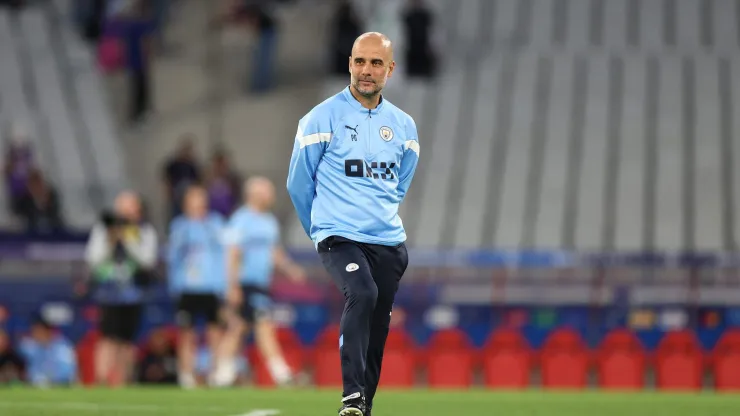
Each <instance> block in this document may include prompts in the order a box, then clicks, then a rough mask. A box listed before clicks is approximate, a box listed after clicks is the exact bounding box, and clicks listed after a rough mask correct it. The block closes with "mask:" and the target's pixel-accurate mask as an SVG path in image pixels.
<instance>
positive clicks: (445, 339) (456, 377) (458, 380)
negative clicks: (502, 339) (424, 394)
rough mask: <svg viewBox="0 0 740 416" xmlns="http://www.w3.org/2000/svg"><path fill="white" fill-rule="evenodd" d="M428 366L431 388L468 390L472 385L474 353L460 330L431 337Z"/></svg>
mask: <svg viewBox="0 0 740 416" xmlns="http://www.w3.org/2000/svg"><path fill="white" fill-rule="evenodd" d="M426 364H427V366H426V367H427V380H428V383H429V386H430V387H432V388H467V387H470V386H471V385H472V384H473V365H474V364H475V350H474V349H473V347H472V346H471V345H470V341H468V339H467V336H466V335H465V333H464V332H463V331H461V330H459V329H447V330H442V331H439V332H437V333H435V334H434V335H433V336H432V339H431V340H430V342H429V345H428V347H427V352H426Z"/></svg>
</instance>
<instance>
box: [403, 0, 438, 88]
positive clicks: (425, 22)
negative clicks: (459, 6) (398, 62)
mask: <svg viewBox="0 0 740 416" xmlns="http://www.w3.org/2000/svg"><path fill="white" fill-rule="evenodd" d="M433 25H434V15H433V14H432V11H431V10H430V9H429V7H427V6H426V4H424V0H409V3H408V7H407V8H406V10H405V11H404V13H403V26H404V31H405V36H406V43H405V45H406V54H405V59H406V75H407V76H409V77H421V78H429V77H433V76H434V75H435V74H436V72H437V57H436V55H435V53H434V50H433V48H432V27H433Z"/></svg>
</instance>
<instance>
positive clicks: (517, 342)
mask: <svg viewBox="0 0 740 416" xmlns="http://www.w3.org/2000/svg"><path fill="white" fill-rule="evenodd" d="M482 359H483V379H484V383H485V385H486V387H490V388H505V389H526V388H528V387H529V386H530V383H531V380H530V372H531V370H532V364H533V357H532V351H531V350H530V347H529V345H527V341H526V340H525V339H524V337H523V336H522V334H521V332H519V331H516V330H512V329H508V330H507V329H504V330H499V331H496V332H494V333H493V334H491V337H490V339H489V340H488V342H487V343H486V345H485V346H484V349H483V351H482Z"/></svg>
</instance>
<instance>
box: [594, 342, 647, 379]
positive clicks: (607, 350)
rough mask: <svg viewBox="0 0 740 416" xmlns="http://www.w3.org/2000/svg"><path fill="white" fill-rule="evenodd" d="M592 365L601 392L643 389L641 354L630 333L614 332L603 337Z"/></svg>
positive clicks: (638, 343) (642, 355)
mask: <svg viewBox="0 0 740 416" xmlns="http://www.w3.org/2000/svg"><path fill="white" fill-rule="evenodd" d="M596 361H597V369H598V375H599V386H600V387H601V388H604V389H619V390H639V389H642V388H643V387H644V386H645V368H646V357H645V350H644V349H643V347H642V344H641V343H640V340H639V339H638V338H637V336H635V334H634V333H632V332H631V331H628V330H625V329H618V330H614V331H612V332H610V333H609V334H607V336H606V337H605V338H604V341H603V342H602V343H601V346H600V347H599V351H598V353H597V358H596Z"/></svg>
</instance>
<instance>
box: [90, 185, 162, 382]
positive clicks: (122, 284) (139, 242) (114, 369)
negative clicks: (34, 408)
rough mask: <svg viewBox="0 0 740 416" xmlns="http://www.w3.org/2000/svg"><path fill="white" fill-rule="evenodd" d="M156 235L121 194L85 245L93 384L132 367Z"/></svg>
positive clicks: (128, 195)
mask: <svg viewBox="0 0 740 416" xmlns="http://www.w3.org/2000/svg"><path fill="white" fill-rule="evenodd" d="M157 244H158V242H157V234H156V231H155V230H154V227H153V226H152V225H151V224H149V223H147V222H145V221H144V220H143V218H142V214H141V202H140V200H139V197H138V196H137V195H136V194H135V193H133V192H130V191H125V192H122V193H121V194H119V195H118V197H117V198H116V201H115V206H114V211H113V212H108V211H106V212H103V213H102V215H101V219H100V221H98V223H96V224H95V225H94V226H93V228H92V232H91V233H90V238H89V240H88V242H87V247H86V253H85V258H86V261H87V264H88V267H89V268H90V271H91V275H92V283H93V287H92V289H91V293H92V294H93V298H94V299H95V301H96V302H97V303H98V304H99V305H100V308H101V318H100V324H99V325H100V332H101V335H102V337H101V339H100V341H99V342H98V343H97V345H96V352H95V354H96V355H95V371H96V379H97V382H98V383H106V382H108V381H109V380H110V377H111V376H112V375H113V374H115V375H118V376H120V378H121V379H122V380H123V381H124V382H126V381H128V380H129V378H130V372H131V369H132V368H133V364H134V357H135V351H136V347H135V345H134V342H135V340H136V336H137V333H138V331H139V324H140V320H141V313H142V303H143V301H144V291H145V289H146V287H147V286H148V285H149V284H151V281H152V279H153V268H154V266H155V265H156V261H157V250H158V247H157Z"/></svg>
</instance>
